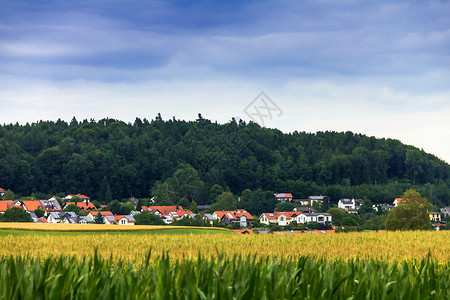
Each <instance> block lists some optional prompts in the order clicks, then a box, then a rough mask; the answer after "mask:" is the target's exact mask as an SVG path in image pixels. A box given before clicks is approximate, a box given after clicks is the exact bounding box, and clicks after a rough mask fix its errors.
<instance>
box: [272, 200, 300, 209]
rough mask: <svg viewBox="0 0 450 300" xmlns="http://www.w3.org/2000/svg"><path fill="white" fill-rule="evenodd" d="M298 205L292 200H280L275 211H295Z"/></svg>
mask: <svg viewBox="0 0 450 300" xmlns="http://www.w3.org/2000/svg"><path fill="white" fill-rule="evenodd" d="M297 206H298V205H297V204H296V203H291V202H280V203H278V204H277V206H275V211H293V210H294V208H295V207H297Z"/></svg>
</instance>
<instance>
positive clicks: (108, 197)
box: [98, 175, 113, 204]
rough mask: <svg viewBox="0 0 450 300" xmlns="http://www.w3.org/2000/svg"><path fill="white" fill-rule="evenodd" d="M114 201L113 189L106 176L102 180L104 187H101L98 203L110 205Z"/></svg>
mask: <svg viewBox="0 0 450 300" xmlns="http://www.w3.org/2000/svg"><path fill="white" fill-rule="evenodd" d="M112 200H113V198H112V194H111V187H110V185H109V182H108V178H107V177H106V175H105V176H104V177H103V180H102V185H101V186H100V192H99V195H98V201H99V202H100V203H102V204H108V203H110V202H112Z"/></svg>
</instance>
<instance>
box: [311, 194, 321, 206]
mask: <svg viewBox="0 0 450 300" xmlns="http://www.w3.org/2000/svg"><path fill="white" fill-rule="evenodd" d="M307 200H308V202H309V205H311V206H313V205H314V203H317V204H319V205H322V203H323V201H325V196H309V197H308V199H307Z"/></svg>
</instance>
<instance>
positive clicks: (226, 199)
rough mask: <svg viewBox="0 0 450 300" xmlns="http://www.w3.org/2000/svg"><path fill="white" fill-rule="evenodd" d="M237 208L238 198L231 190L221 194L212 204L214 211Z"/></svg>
mask: <svg viewBox="0 0 450 300" xmlns="http://www.w3.org/2000/svg"><path fill="white" fill-rule="evenodd" d="M236 208H237V200H236V196H234V195H233V193H231V192H223V193H222V194H221V195H220V196H218V197H217V201H216V203H214V204H213V205H211V210H212V211H217V210H236Z"/></svg>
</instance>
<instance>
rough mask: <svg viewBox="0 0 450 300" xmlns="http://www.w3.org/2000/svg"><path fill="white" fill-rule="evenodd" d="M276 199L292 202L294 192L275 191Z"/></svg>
mask: <svg viewBox="0 0 450 300" xmlns="http://www.w3.org/2000/svg"><path fill="white" fill-rule="evenodd" d="M274 196H275V199H277V200H278V201H281V202H292V198H293V197H292V194H291V193H275V194H274Z"/></svg>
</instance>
